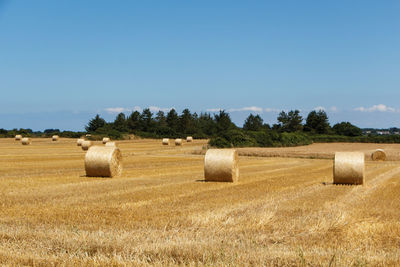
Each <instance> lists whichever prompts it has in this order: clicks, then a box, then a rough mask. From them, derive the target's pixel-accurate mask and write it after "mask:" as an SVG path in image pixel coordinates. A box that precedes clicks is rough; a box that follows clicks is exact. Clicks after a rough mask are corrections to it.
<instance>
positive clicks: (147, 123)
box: [140, 108, 155, 132]
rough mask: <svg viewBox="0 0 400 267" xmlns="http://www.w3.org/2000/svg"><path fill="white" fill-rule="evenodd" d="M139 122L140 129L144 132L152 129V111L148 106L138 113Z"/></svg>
mask: <svg viewBox="0 0 400 267" xmlns="http://www.w3.org/2000/svg"><path fill="white" fill-rule="evenodd" d="M140 124H141V129H142V130H143V131H145V132H151V131H153V130H154V126H155V124H154V120H153V113H152V112H151V111H150V109H149V108H145V109H143V111H142V114H140Z"/></svg>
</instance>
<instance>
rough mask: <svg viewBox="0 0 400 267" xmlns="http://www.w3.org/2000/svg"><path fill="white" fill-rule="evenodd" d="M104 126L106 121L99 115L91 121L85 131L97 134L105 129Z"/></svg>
mask: <svg viewBox="0 0 400 267" xmlns="http://www.w3.org/2000/svg"><path fill="white" fill-rule="evenodd" d="M104 125H106V121H105V120H104V119H103V118H101V117H100V115H99V114H97V115H96V117H94V118H93V119H91V120H90V121H89V123H88V125H86V126H85V129H86V131H87V132H95V131H96V130H97V129H99V128H101V127H104Z"/></svg>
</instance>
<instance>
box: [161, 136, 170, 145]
mask: <svg viewBox="0 0 400 267" xmlns="http://www.w3.org/2000/svg"><path fill="white" fill-rule="evenodd" d="M162 144H163V145H164V146H168V145H169V139H168V138H163V140H162Z"/></svg>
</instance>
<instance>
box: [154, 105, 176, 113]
mask: <svg viewBox="0 0 400 267" xmlns="http://www.w3.org/2000/svg"><path fill="white" fill-rule="evenodd" d="M149 109H150V111H151V112H158V111H164V112H168V111H170V110H171V109H173V108H160V107H155V106H150V107H149Z"/></svg>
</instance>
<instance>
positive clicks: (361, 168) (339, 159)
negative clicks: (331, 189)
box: [333, 152, 365, 185]
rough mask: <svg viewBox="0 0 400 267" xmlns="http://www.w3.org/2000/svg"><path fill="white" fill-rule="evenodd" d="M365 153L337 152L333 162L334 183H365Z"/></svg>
mask: <svg viewBox="0 0 400 267" xmlns="http://www.w3.org/2000/svg"><path fill="white" fill-rule="evenodd" d="M364 172H365V163H364V153H362V152H336V153H335V160H334V164H333V183H334V184H355V185H357V184H363V183H364Z"/></svg>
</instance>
